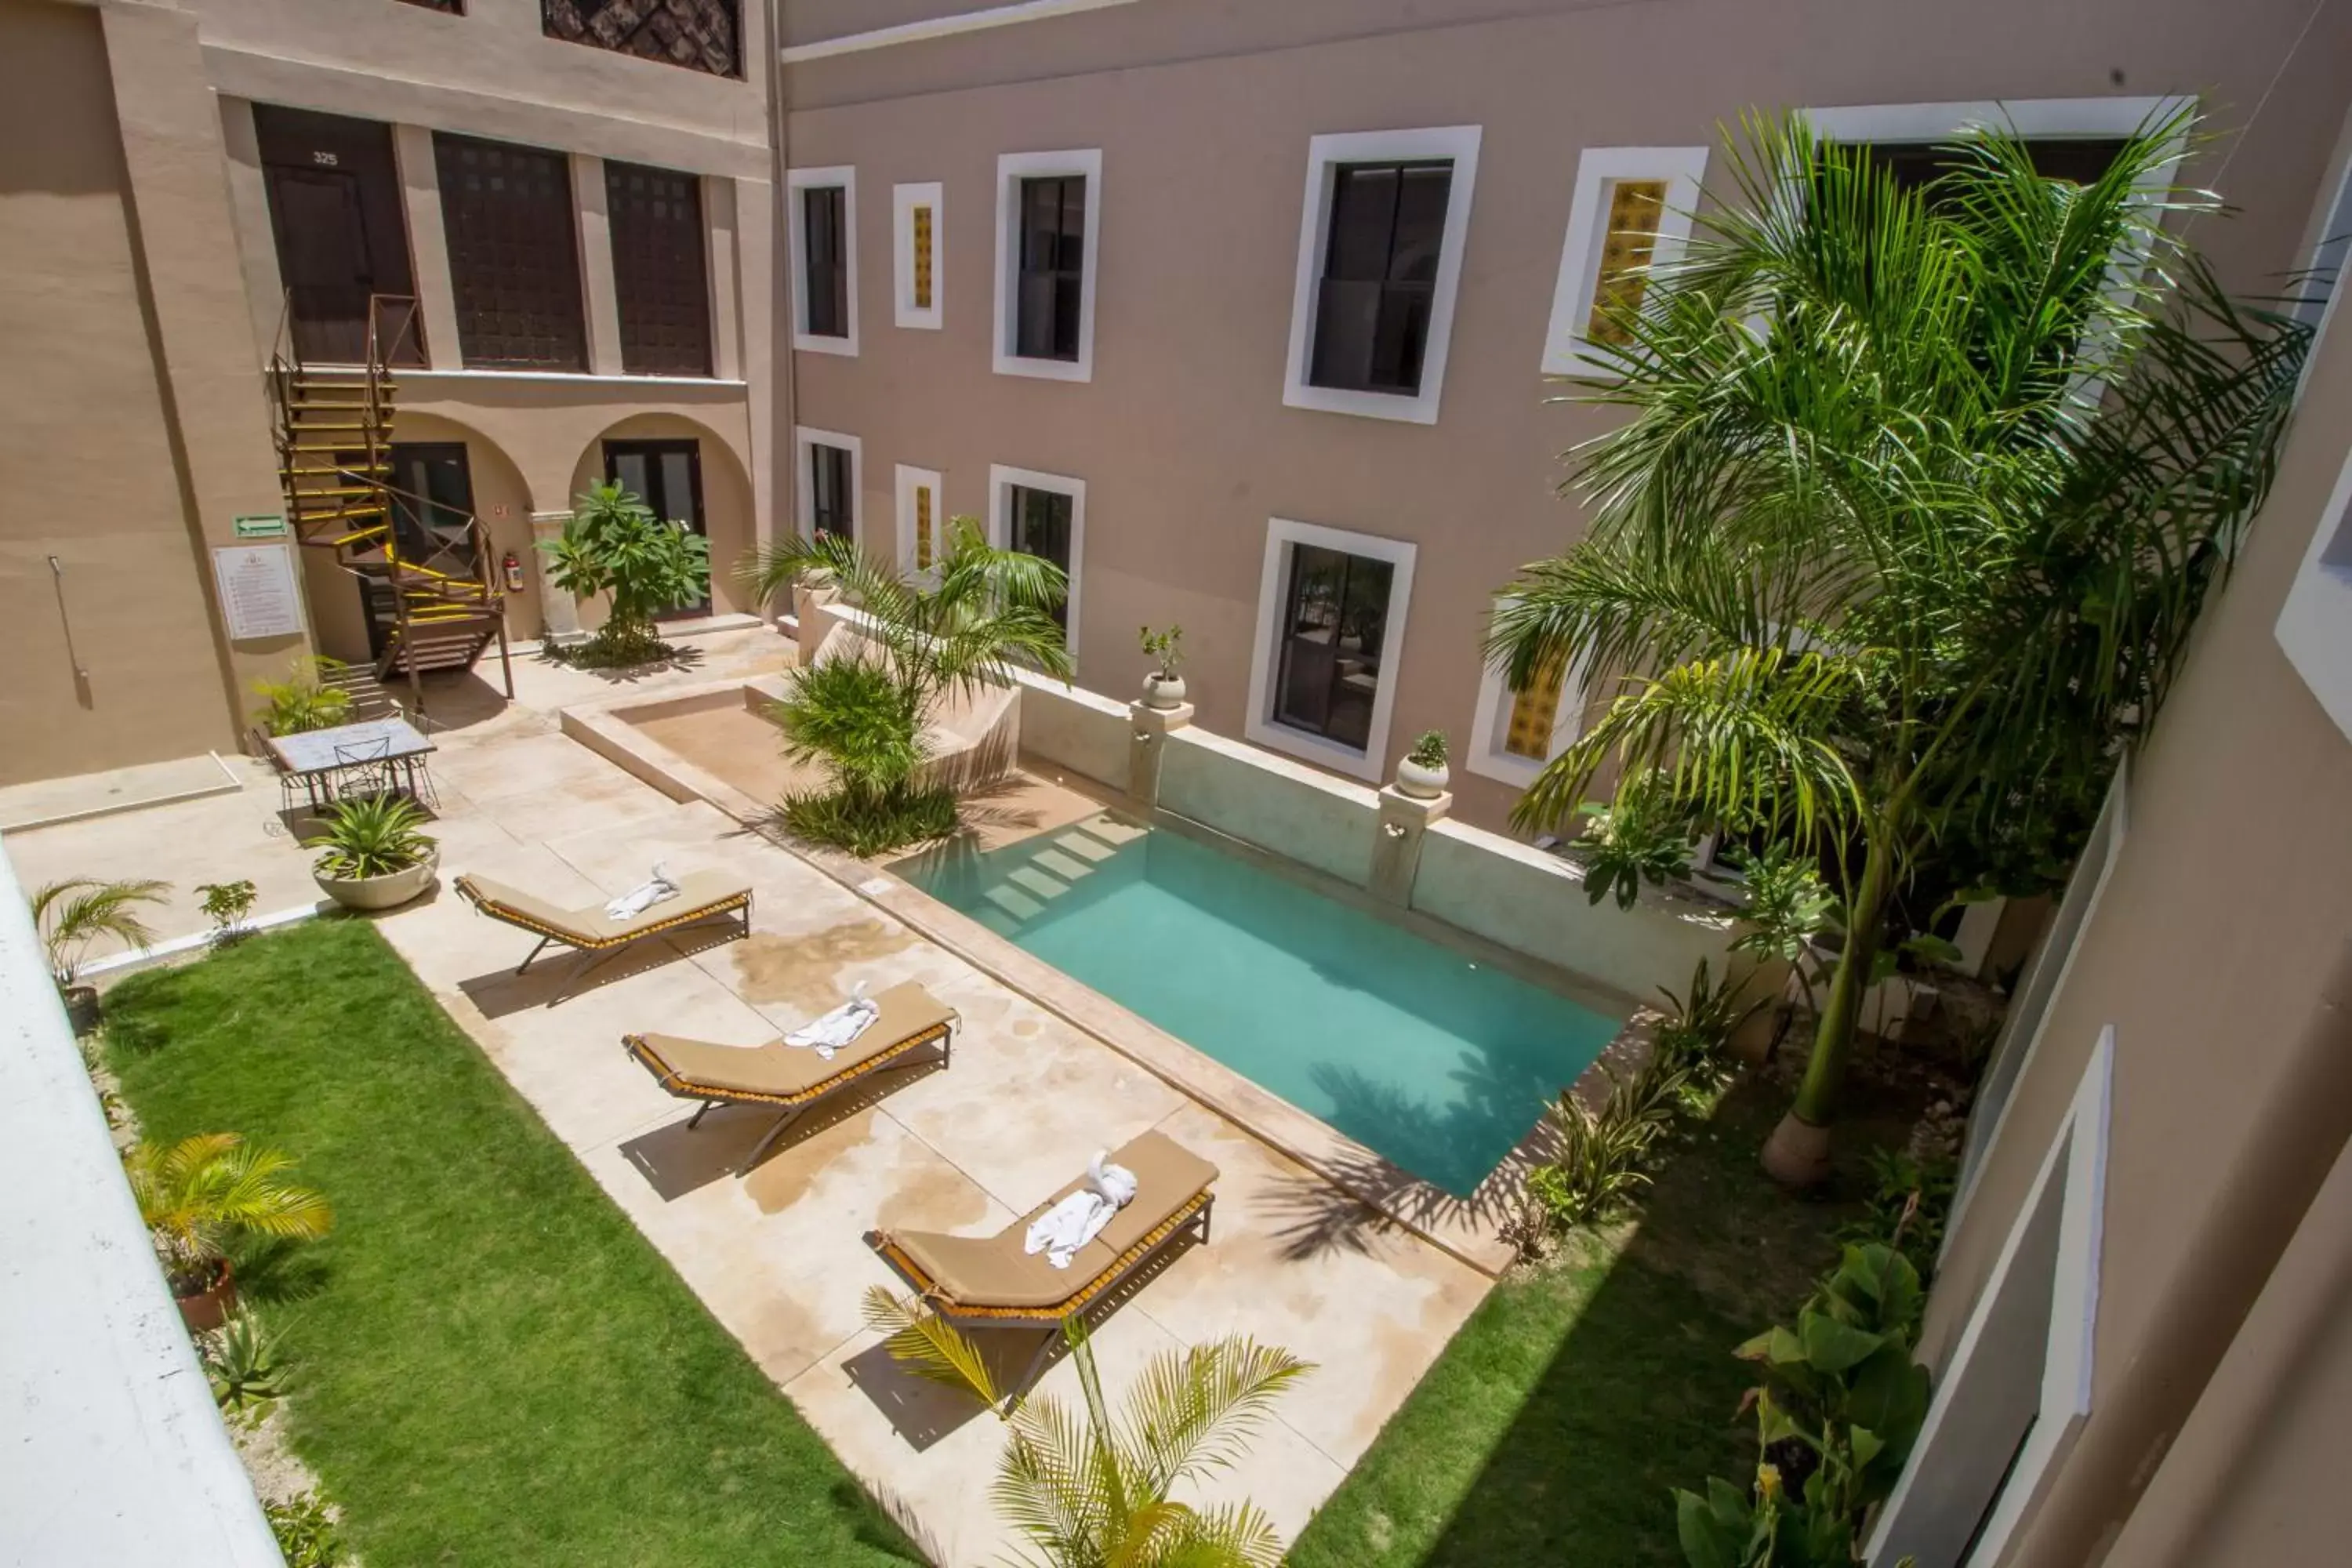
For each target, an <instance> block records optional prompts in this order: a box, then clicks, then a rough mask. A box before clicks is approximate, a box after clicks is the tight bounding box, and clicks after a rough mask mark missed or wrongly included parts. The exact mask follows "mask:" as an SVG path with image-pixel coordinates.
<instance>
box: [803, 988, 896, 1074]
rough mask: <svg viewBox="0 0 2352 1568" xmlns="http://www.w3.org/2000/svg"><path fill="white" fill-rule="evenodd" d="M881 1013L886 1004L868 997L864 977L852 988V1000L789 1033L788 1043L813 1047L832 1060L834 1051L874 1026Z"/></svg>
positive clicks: (827, 1059) (818, 1053)
mask: <svg viewBox="0 0 2352 1568" xmlns="http://www.w3.org/2000/svg"><path fill="white" fill-rule="evenodd" d="M880 1016H882V1005H881V1004H880V1003H878V1002H875V1001H873V1000H871V999H869V998H868V997H867V996H866V982H864V981H863V980H861V981H859V982H858V983H857V984H856V986H854V987H852V988H851V990H850V993H849V1000H848V1001H846V1002H844V1003H843V1004H842V1005H840V1006H838V1007H835V1009H834V1010H833V1011H832V1012H830V1013H827V1014H826V1015H825V1016H824V1017H822V1018H812V1019H811V1020H809V1021H808V1022H807V1023H805V1024H803V1025H802V1026H800V1027H799V1028H797V1029H794V1030H793V1032H792V1033H791V1034H789V1035H786V1036H785V1037H784V1044H786V1045H788V1046H803V1047H812V1048H814V1050H815V1052H816V1054H817V1055H818V1056H820V1057H823V1058H824V1059H825V1060H826V1061H831V1060H832V1059H833V1053H834V1052H835V1051H837V1050H839V1049H841V1047H844V1046H845V1045H848V1044H849V1043H850V1042H851V1041H853V1040H855V1039H856V1038H857V1037H858V1036H860V1035H862V1034H864V1033H865V1032H866V1030H868V1029H870V1028H872V1027H873V1026H874V1020H875V1019H877V1018H878V1017H880Z"/></svg>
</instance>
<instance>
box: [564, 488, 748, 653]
mask: <svg viewBox="0 0 2352 1568" xmlns="http://www.w3.org/2000/svg"><path fill="white" fill-rule="evenodd" d="M540 549H541V550H542V551H544V552H546V553H547V558H548V563H549V566H550V571H549V575H550V577H551V578H552V579H553V580H554V583H555V585H556V586H557V587H559V588H561V589H562V590H563V591H564V592H565V593H568V594H573V595H578V596H580V597H581V598H587V597H588V596H590V595H595V594H604V595H609V596H610V601H611V609H610V611H609V612H608V613H607V615H606V616H605V619H604V626H602V627H601V628H599V629H598V631H597V633H596V635H595V636H594V637H591V638H589V639H588V641H587V643H586V644H585V645H583V647H581V648H578V649H575V650H573V652H572V659H573V661H574V662H577V663H598V664H606V665H620V664H642V663H645V662H646V661H647V660H650V659H655V658H662V657H664V656H665V655H667V653H668V652H669V651H670V650H669V648H668V647H667V645H666V644H664V643H663V642H662V641H661V640H660V639H659V638H658V637H656V636H655V635H654V617H655V616H657V615H660V614H661V613H662V612H663V611H665V610H671V609H676V608H677V606H678V605H691V604H695V603H697V602H698V601H700V600H701V599H703V598H705V597H707V596H708V595H709V592H710V542H709V540H707V539H705V538H703V537H702V536H701V535H700V534H698V533H697V532H695V531H694V530H692V529H690V528H688V527H687V526H686V524H684V523H682V522H671V521H664V520H663V519H661V518H657V517H656V516H655V515H654V514H653V510H652V509H651V508H650V507H648V506H646V503H645V502H644V501H642V500H638V499H637V497H636V496H635V495H633V494H631V493H630V492H629V491H627V490H625V489H622V488H621V487H620V486H619V485H618V484H609V485H592V486H590V487H589V489H588V493H587V494H585V495H583V496H581V497H580V498H579V499H578V500H577V501H576V502H575V503H574V505H573V508H572V517H571V521H567V522H566V523H565V524H564V525H563V535H562V538H560V539H551V540H547V541H544V542H541V545H540Z"/></svg>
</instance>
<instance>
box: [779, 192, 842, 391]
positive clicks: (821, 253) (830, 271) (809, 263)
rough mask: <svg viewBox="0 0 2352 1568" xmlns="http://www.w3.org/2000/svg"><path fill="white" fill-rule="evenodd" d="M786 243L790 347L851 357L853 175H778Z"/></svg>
mask: <svg viewBox="0 0 2352 1568" xmlns="http://www.w3.org/2000/svg"><path fill="white" fill-rule="evenodd" d="M784 213H785V226H786V230H787V233H786V236H785V238H786V242H787V244H788V246H789V247H790V249H791V251H792V270H793V347H794V348H796V349H811V350H814V351H815V352H816V353H832V354H854V353H856V352H857V171H856V169H854V168H851V167H849V166H847V165H846V164H845V165H843V166H841V167H838V168H831V169H790V170H787V171H785V174H784Z"/></svg>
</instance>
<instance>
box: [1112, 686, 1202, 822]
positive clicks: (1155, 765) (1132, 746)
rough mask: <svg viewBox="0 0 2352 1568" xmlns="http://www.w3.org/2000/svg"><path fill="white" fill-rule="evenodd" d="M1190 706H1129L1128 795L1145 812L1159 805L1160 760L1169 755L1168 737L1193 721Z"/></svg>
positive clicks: (1185, 703) (1133, 703) (1134, 703)
mask: <svg viewBox="0 0 2352 1568" xmlns="http://www.w3.org/2000/svg"><path fill="white" fill-rule="evenodd" d="M1192 713H1193V708H1192V704H1191V703H1190V702H1179V703H1178V704H1177V705H1176V706H1175V707H1173V708H1153V707H1150V706H1149V705H1147V704H1145V703H1142V702H1130V703H1129V704H1128V708H1127V716H1128V718H1129V720H1130V721H1132V728H1131V729H1130V730H1129V740H1128V742H1127V793H1128V794H1129V795H1132V796H1133V797H1134V798H1135V802H1136V804H1137V805H1140V806H1142V807H1144V808H1145V809H1146V810H1150V808H1152V807H1154V806H1157V805H1159V804H1160V758H1161V757H1163V756H1165V755H1167V753H1168V737H1169V736H1170V735H1171V733H1173V732H1174V731H1178V730H1181V729H1182V728H1184V726H1186V725H1187V724H1190V723H1191V722H1192Z"/></svg>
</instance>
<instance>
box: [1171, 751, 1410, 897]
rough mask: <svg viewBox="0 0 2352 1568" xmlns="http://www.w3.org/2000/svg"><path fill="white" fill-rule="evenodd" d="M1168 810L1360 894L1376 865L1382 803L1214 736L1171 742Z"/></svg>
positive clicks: (1375, 795)
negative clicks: (1374, 843)
mask: <svg viewBox="0 0 2352 1568" xmlns="http://www.w3.org/2000/svg"><path fill="white" fill-rule="evenodd" d="M1167 745H1168V753H1167V755H1166V756H1165V757H1164V758H1162V759H1161V761H1160V806H1161V807H1162V808H1163V809H1165V810H1168V811H1172V812H1174V813H1176V814H1177V815H1178V816H1189V817H1191V818H1192V820H1193V821H1195V822H1198V823H1201V824H1202V825H1204V826H1209V827H1213V828H1215V829H1216V830H1217V831H1218V832H1220V833H1223V834H1227V835H1230V836H1231V837H1235V838H1238V839H1241V840H1242V841H1243V842H1244V843H1247V844H1255V845H1256V846H1257V847H1259V848H1261V849H1270V850H1272V851H1273V852H1274V853H1276V855H1283V856H1287V857H1288V858H1291V859H1293V860H1297V861H1298V862H1300V863H1301V864H1303V865H1307V866H1312V867H1314V868H1316V869H1317V870H1318V871H1324V872H1328V873H1329V874H1330V875H1331V876H1334V877H1337V878H1339V879H1340V880H1341V881H1343V882H1348V883H1350V884H1352V885H1354V886H1356V887H1359V888H1360V887H1362V886H1364V885H1365V880H1366V879H1367V878H1368V877H1369V876H1370V871H1371V864H1372V836H1373V835H1374V834H1375V833H1377V832H1378V831H1379V830H1380V818H1381V808H1380V795H1379V792H1377V791H1375V790H1371V789H1368V788H1366V787H1365V786H1364V785H1362V784H1350V783H1349V782H1348V781H1347V780H1345V779H1339V778H1334V777H1332V776H1331V775H1330V774H1329V773H1318V772H1317V771H1315V770H1314V769H1313V768H1310V767H1307V766H1306V765H1304V764H1303V763H1294V762H1292V761H1290V760H1289V759H1288V758H1286V757H1278V756H1276V755H1275V754H1274V753H1273V752H1269V751H1265V749H1263V748H1261V747H1257V746H1253V745H1251V744H1249V743H1248V742H1244V741H1231V740H1227V739H1226V738H1225V737H1224V736H1223V735H1213V734H1211V733H1209V732H1208V731H1206V730H1196V729H1183V730H1178V731H1174V732H1172V733H1171V734H1170V735H1169V737H1168V741H1167Z"/></svg>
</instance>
